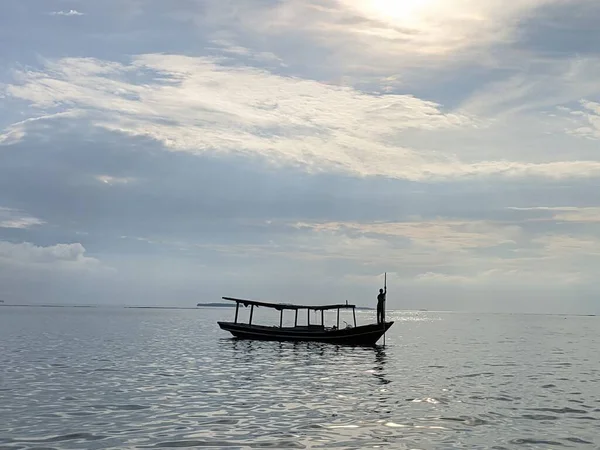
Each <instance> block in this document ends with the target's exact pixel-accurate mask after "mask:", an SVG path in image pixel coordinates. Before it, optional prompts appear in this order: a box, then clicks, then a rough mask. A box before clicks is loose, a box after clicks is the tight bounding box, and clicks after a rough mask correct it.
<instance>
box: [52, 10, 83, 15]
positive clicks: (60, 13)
mask: <svg viewBox="0 0 600 450" xmlns="http://www.w3.org/2000/svg"><path fill="white" fill-rule="evenodd" d="M50 15H52V16H83V15H85V14H84V13H81V12H79V11H76V10H74V9H70V10H69V11H54V12H51V13H50Z"/></svg>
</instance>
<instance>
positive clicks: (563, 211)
mask: <svg viewBox="0 0 600 450" xmlns="http://www.w3.org/2000/svg"><path fill="white" fill-rule="evenodd" d="M508 209H512V210H516V211H546V212H549V213H551V216H550V217H545V218H542V219H534V220H544V221H563V222H591V223H595V222H600V207H598V206H587V207H578V206H533V207H509V208H508Z"/></svg>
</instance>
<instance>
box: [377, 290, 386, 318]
mask: <svg viewBox="0 0 600 450" xmlns="http://www.w3.org/2000/svg"><path fill="white" fill-rule="evenodd" d="M385 294H387V288H386V290H385V291H384V290H383V289H379V295H378V296H377V323H383V321H384V319H385V317H384V316H385V312H384V304H385Z"/></svg>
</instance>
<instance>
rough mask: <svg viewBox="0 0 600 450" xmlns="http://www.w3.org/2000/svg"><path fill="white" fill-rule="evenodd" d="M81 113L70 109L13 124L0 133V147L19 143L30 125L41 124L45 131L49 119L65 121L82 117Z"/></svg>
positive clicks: (48, 126) (47, 127)
mask: <svg viewBox="0 0 600 450" xmlns="http://www.w3.org/2000/svg"><path fill="white" fill-rule="evenodd" d="M82 116H83V112H82V111H78V110H76V109H72V110H69V111H65V112H58V113H55V114H45V115H41V116H38V117H31V118H29V119H25V120H22V121H20V122H16V123H13V124H12V125H10V126H9V127H7V128H6V129H5V130H4V132H3V133H0V145H7V146H8V145H11V144H16V143H18V142H20V141H21V140H22V139H23V138H24V137H25V136H26V134H27V127H28V126H30V125H32V124H35V123H37V124H41V125H42V126H44V127H45V128H46V129H49V128H50V125H48V124H47V123H46V121H48V120H50V119H60V118H62V119H67V118H71V119H74V118H78V117H82Z"/></svg>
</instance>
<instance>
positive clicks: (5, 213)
mask: <svg viewBox="0 0 600 450" xmlns="http://www.w3.org/2000/svg"><path fill="white" fill-rule="evenodd" d="M44 223H46V222H44V221H43V220H40V219H38V218H36V217H31V216H28V215H26V214H24V213H22V212H21V211H18V210H15V209H11V208H3V207H0V228H20V229H23V228H30V227H33V226H35V225H43V224H44Z"/></svg>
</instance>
